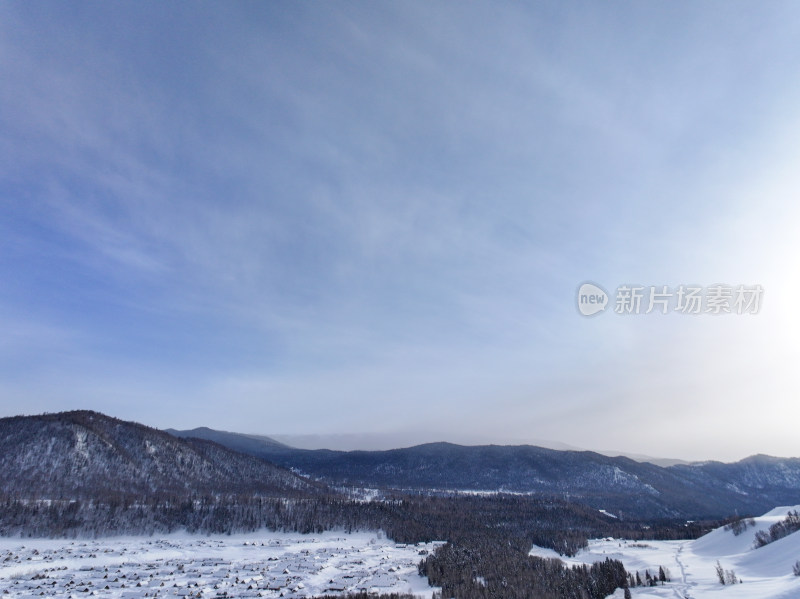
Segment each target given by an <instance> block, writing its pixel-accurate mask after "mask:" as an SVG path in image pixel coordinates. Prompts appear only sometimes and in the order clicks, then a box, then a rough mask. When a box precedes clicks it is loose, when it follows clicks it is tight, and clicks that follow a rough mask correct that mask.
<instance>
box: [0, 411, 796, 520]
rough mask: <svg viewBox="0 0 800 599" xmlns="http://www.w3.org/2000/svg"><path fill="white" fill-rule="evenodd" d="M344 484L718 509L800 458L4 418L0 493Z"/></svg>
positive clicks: (315, 491)
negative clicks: (312, 443) (668, 458)
mask: <svg viewBox="0 0 800 599" xmlns="http://www.w3.org/2000/svg"><path fill="white" fill-rule="evenodd" d="M345 487H359V488H368V489H372V488H378V489H392V490H398V491H405V492H412V493H417V494H418V493H423V494H431V493H434V494H441V493H452V492H466V493H485V492H506V493H521V494H533V495H539V496H546V497H547V496H549V497H554V498H559V499H567V500H570V501H576V502H579V503H583V504H585V505H588V506H590V507H594V508H596V509H600V510H605V512H606V513H609V514H612V515H614V516H617V517H621V518H625V519H653V518H686V519H699V518H720V517H725V516H729V515H732V514H734V513H739V514H742V515H744V514H757V513H763V512H765V511H768V510H769V509H772V508H773V507H775V506H777V505H794V504H798V503H800V459H797V458H774V457H769V456H763V455H759V456H752V457H750V458H746V459H744V460H741V461H739V462H735V463H730V464H725V463H721V462H702V463H693V464H678V465H673V466H669V467H662V466H658V465H655V464H651V463H646V462H636V461H634V460H632V459H629V458H626V457H609V456H605V455H601V454H599V453H594V452H590V451H558V450H553V449H545V448H541V447H534V446H528V445H521V446H499V445H485V446H462V445H454V444H450V443H428V444H423V445H418V446H415V447H408V448H403V449H393V450H386V451H332V450H308V449H296V448H293V447H290V446H288V445H286V444H283V443H279V442H277V441H275V440H273V439H271V438H269V437H262V436H256V435H242V434H238V433H229V432H224V431H216V430H213V429H209V428H200V429H193V430H186V431H178V430H169V431H161V430H158V429H154V428H150V427H147V426H144V425H141V424H137V423H135V422H126V421H122V420H118V419H116V418H112V417H109V416H106V415H103V414H99V413H97V412H90V411H74V412H63V413H59V414H44V415H39V416H16V417H11V418H2V419H0V497H6V498H23V499H26V500H28V499H70V500H71V499H98V498H100V499H102V498H107V497H112V496H113V497H152V496H156V495H171V496H181V497H191V496H201V495H216V496H222V495H248V496H262V497H310V496H319V495H328V496H330V495H331V494H333V495H336V494H337V493H340V492H343V491H344V490H345V489H344V488H345Z"/></svg>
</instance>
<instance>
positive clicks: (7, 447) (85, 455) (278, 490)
mask: <svg viewBox="0 0 800 599" xmlns="http://www.w3.org/2000/svg"><path fill="white" fill-rule="evenodd" d="M319 488H320V485H318V484H316V483H311V482H309V481H307V480H305V479H303V478H301V477H299V476H297V475H295V474H293V473H292V472H290V471H288V470H286V469H284V468H281V467H278V466H274V465H272V464H270V463H268V462H266V461H264V460H262V459H259V458H256V457H253V456H251V455H246V454H243V453H238V452H236V451H232V450H231V449H228V448H226V447H223V446H222V445H218V444H216V443H213V442H210V441H204V440H200V439H178V438H176V437H174V436H172V435H169V434H167V433H165V432H164V431H160V430H158V429H154V428H150V427H147V426H144V425H141V424H137V423H134V422H125V421H122V420H118V419H116V418H111V417H109V416H105V415H103V414H99V413H97V412H90V411H74V412H63V413H59V414H44V415H40V416H15V417H11V418H2V419H0V494H2V495H5V496H7V497H13V498H27V499H96V498H98V497H102V496H106V495H114V496H122V497H124V496H130V497H141V496H153V495H157V494H173V495H181V496H191V495H197V494H214V493H245V492H246V493H253V494H259V495H265V496H294V495H299V494H308V493H316V492H317V491H318V489H319Z"/></svg>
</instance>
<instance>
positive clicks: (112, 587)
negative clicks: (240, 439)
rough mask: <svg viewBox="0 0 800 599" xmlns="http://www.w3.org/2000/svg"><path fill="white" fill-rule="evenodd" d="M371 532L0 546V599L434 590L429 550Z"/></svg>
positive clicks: (424, 592)
mask: <svg viewBox="0 0 800 599" xmlns="http://www.w3.org/2000/svg"><path fill="white" fill-rule="evenodd" d="M381 537H382V535H376V534H375V533H355V534H345V533H342V532H328V533H323V534H318V535H300V534H282V533H273V532H262V533H253V534H247V535H232V536H209V537H200V536H190V535H171V536H168V537H164V538H146V537H127V538H118V539H104V540H77V541H69V540H49V539H19V538H16V539H9V538H6V539H0V599H6V598H9V599H10V598H11V597H86V596H99V597H114V598H117V597H119V598H124V599H134V598H135V599H140V598H145V597H147V598H150V597H176V596H177V597H306V596H311V595H316V594H323V593H330V594H338V593H342V592H345V591H359V590H362V589H366V590H367V591H373V590H374V591H380V592H403V593H414V594H416V595H419V596H420V597H430V596H431V595H432V593H433V591H434V589H433V588H431V587H430V586H428V583H427V580H426V579H425V578H423V577H421V576H419V574H418V573H417V564H418V563H419V561H420V559H422V558H423V556H424V555H425V552H430V551H433V549H434V548H435V546H436V544H433V543H429V544H420V545H412V546H405V545H396V544H395V543H394V542H392V541H389V540H387V539H385V538H381Z"/></svg>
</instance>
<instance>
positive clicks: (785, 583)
mask: <svg viewBox="0 0 800 599" xmlns="http://www.w3.org/2000/svg"><path fill="white" fill-rule="evenodd" d="M796 509H800V506H792V507H781V508H776V509H774V510H772V511H771V512H768V513H767V514H765V515H764V516H762V517H760V518H756V519H755V521H756V526H755V528H753V527H750V528H748V529H747V530H746V531H745V532H743V533H742V534H740V535H738V536H736V535H734V534H733V532H732V531H726V530H724V529H722V528H719V529H717V530H714V531H712V532H710V533H709V534H707V535H705V536H704V537H702V538H700V539H697V540H696V541H637V542H633V541H624V540H619V539H604V540H596V541H591V542H590V543H589V547H588V549H586V550H584V551H581V552H580V553H578V555H576V556H575V558H573V559H567V558H562V559H563V560H564V561H565V562H566V563H570V564H572V563H587V564H590V563H593V562H595V561H601V560H604V559H605V558H607V557H609V558H612V559H618V560H620V561H621V562H622V563H623V564H624V565H625V569H626V570H628V571H629V572H631V573H635V572H637V571H638V572H639V574H640V576H641V578H642V580H644V579H645V571H646V570H648V569H649V570H650V573H651V574H658V567H659V566H664V567H666V568H668V569H669V571H670V574H671V578H672V582H670V583H667V584H666V585H664V586H658V587H638V588H635V589H631V591H632V595H633V597H634V598H641V599H644V598H656V597H658V598H667V597H669V598H672V599H683V598H691V599H705V598H714V599H800V577H798V576H794V575H793V573H792V566H793V565H794V563H795V562H797V561H798V560H800V532H796V533H794V534H792V535H789V536H788V537H785V538H783V539H780V540H779V541H776V542H774V543H771V544H769V545H767V546H765V547H761V548H760V549H754V548H753V540H754V537H755V533H756V532H757V531H759V530H766V529H768V528H769V527H770V525H772V524H774V523H775V522H778V521H780V520H782V519H783V518H785V517H786V513H787V512H788V511H789V510H796ZM531 555H539V556H542V557H559V556H558V555H557V554H556V553H555V552H554V551H552V550H549V549H543V548H540V547H534V548H533V550H532V551H531ZM717 560H719V563H720V565H721V566H722V567H723V569H725V570H733V571H734V572H735V574H736V577H737V578H740V579H742V583H741V584H735V585H725V586H723V585H721V584H720V583H719V580H718V578H717V575H716V573H715V566H716V563H717ZM622 596H623V593H622V590H621V589H618V590H617V592H616V593H615V594H614V595H613V597H614V599H621V598H622Z"/></svg>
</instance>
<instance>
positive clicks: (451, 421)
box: [0, 1, 800, 459]
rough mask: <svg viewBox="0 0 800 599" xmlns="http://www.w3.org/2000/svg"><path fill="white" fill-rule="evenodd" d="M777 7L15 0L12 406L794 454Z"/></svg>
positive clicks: (785, 40) (0, 347) (696, 451)
mask: <svg viewBox="0 0 800 599" xmlns="http://www.w3.org/2000/svg"><path fill="white" fill-rule="evenodd" d="M798 13H800V9H798V7H797V5H796V4H794V3H790V2H786V3H782V2H771V3H768V4H763V3H755V2H707V3H695V2H670V3H639V2H636V3H634V2H586V3H580V2H575V3H561V2H541V3H514V2H509V3H502V2H501V3H488V2H486V3H482V2H465V3H444V2H442V3H431V2H395V3H391V2H327V3H311V2H293V3H288V2H287V3H282V2H274V3H259V2H226V3H221V2H220V3H212V2H201V3H188V2H177V3H168V4H164V3H156V2H128V3H126V2H118V3H105V2H84V3H77V4H76V3H54V2H53V3H49V2H38V3H28V2H21V1H19V2H4V3H2V4H0V81H2V85H0V131H2V134H0V165H2V166H0V281H1V282H0V330H2V331H4V334H3V335H2V336H1V337H0V414H2V415H12V414H18V413H38V412H42V411H51V412H52V411H60V410H67V409H77V408H90V409H96V410H100V411H103V412H106V413H109V414H111V415H114V416H118V417H121V418H126V419H133V420H137V421H141V422H144V423H146V424H150V425H153V426H158V427H169V426H171V427H176V428H191V427H194V426H201V425H205V426H211V427H215V428H222V429H227V430H236V431H241V432H250V433H264V434H289V435H292V434H294V435H313V434H334V433H348V434H360V433H370V434H373V435H375V434H377V435H383V436H386V438H391V439H396V440H397V443H399V444H402V442H403V441H404V440H405V441H407V442H412V441H413V442H417V441H421V440H435V439H444V440H453V441H461V442H477V441H483V442H488V441H492V442H524V441H535V440H545V439H546V440H552V441H558V442H563V443H567V444H570V445H574V446H579V447H586V448H591V449H599V450H607V449H616V450H624V451H628V452H638V453H646V454H651V455H666V456H670V457H680V458H690V459H705V458H719V459H738V458H741V457H744V456H746V455H749V454H752V453H757V452H763V453H771V454H776V455H795V456H800V443H799V442H798V441H797V436H796V427H795V425H794V422H795V420H796V419H795V418H794V417H795V416H797V414H798V408H797V407H796V404H797V399H798V392H799V391H800V380H799V377H798V374H797V363H798V358H800V355H798V354H799V353H800V351H798V349H797V338H798V332H800V319H798V308H797V307H796V304H797V300H796V298H798V297H800V267H798V256H800V242H798V240H797V231H798V223H799V222H800V208H798V201H797V200H798V192H797V189H798V188H800V187H799V186H798V183H800V181H798V178H800V177H798V174H797V173H798V172H800V169H798V168H797V165H798V162H799V160H800V148H798V145H797V141H796V140H797V139H798V131H799V130H800V129H799V127H800V108H798V107H800V79H798V77H797V65H798V64H800V44H798V43H797V39H798V38H799V37H800V36H799V34H800V28H799V27H798V23H799V22H800V21H799V20H798V17H800V14H798ZM586 280H591V281H595V282H597V283H599V284H600V285H603V286H604V287H605V288H606V289H607V290H609V291H610V292H611V293H613V292H614V290H615V289H616V288H617V286H619V285H623V284H627V283H637V284H642V285H658V286H661V285H668V286H670V287H677V286H678V285H680V284H698V285H702V286H710V285H713V284H716V283H728V284H740V283H742V284H760V285H762V286H763V288H764V299H763V305H762V309H761V311H760V313H759V314H757V315H741V316H739V315H727V316H720V317H715V316H711V315H699V316H696V317H692V316H682V315H679V314H667V315H655V314H651V315H647V316H645V315H638V316H628V317H624V316H619V315H616V314H612V313H610V311H608V312H606V313H603V314H600V315H598V316H596V317H593V318H584V317H582V316H580V315H579V314H578V312H577V310H576V306H575V293H576V289H577V287H578V285H579V284H580V283H581V282H583V281H586ZM787 416H791V417H787Z"/></svg>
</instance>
